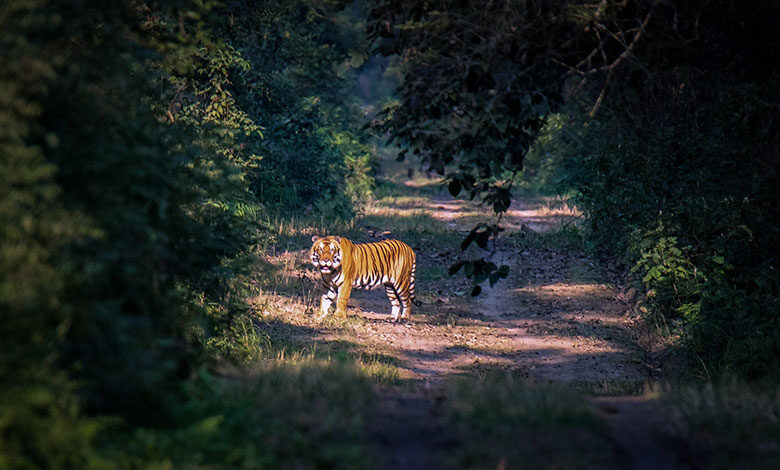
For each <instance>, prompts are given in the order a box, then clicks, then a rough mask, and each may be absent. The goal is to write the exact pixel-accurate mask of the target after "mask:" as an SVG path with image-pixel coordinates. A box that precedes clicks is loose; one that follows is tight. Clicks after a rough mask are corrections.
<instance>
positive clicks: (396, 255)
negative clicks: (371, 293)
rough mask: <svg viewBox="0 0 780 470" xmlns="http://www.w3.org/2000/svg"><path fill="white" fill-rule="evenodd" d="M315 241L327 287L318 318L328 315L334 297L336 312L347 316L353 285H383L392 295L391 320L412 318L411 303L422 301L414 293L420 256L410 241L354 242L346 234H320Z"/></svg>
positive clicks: (313, 252) (316, 263) (317, 264)
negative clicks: (325, 235)
mask: <svg viewBox="0 0 780 470" xmlns="http://www.w3.org/2000/svg"><path fill="white" fill-rule="evenodd" d="M311 241H312V243H313V245H312V247H311V251H310V253H309V257H310V258H311V262H312V264H313V265H314V266H315V267H316V268H318V269H319V270H320V274H321V276H322V283H323V285H324V287H325V289H326V292H325V294H323V296H322V299H321V302H320V311H319V314H318V315H317V321H321V320H322V319H323V318H325V316H326V315H327V314H328V310H329V309H330V306H331V305H332V304H333V301H334V300H335V301H336V313H335V315H336V316H337V317H341V318H346V316H347V300H349V295H350V293H352V289H353V288H357V289H373V288H376V287H379V286H380V285H381V286H384V288H385V292H386V293H387V297H388V299H390V304H391V306H392V309H391V312H390V317H391V320H392V321H394V322H395V321H399V320H406V321H407V322H409V321H411V318H412V305H411V303H412V302H414V304H415V305H418V306H419V305H421V303H420V302H418V301H417V299H416V298H415V296H414V273H415V271H416V270H417V260H416V256H415V254H414V250H412V248H411V247H410V246H409V245H407V244H406V243H404V242H402V241H399V240H382V241H379V242H373V243H352V242H351V241H349V240H347V239H346V238H344V237H339V236H328V237H323V238H320V237H318V236H316V235H315V236H313V237H312V239H311ZM399 315H400V317H399Z"/></svg>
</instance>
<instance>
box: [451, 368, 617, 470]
mask: <svg viewBox="0 0 780 470" xmlns="http://www.w3.org/2000/svg"><path fill="white" fill-rule="evenodd" d="M447 396H448V398H449V399H448V400H447V402H446V404H447V416H448V420H449V421H450V423H452V425H453V426H455V427H457V428H458V429H459V432H460V433H461V434H462V435H464V436H468V437H467V438H464V439H463V442H464V443H465V445H464V447H462V448H460V449H457V450H456V451H455V452H454V454H455V455H454V456H453V457H452V462H450V465H451V466H452V467H457V468H497V467H498V468H622V466H621V461H620V458H619V456H618V455H617V454H616V453H615V451H614V446H613V445H612V444H611V442H610V440H609V439H608V437H607V434H606V423H605V422H604V420H603V419H602V418H601V417H600V416H599V415H598V413H597V412H596V411H595V410H594V409H593V408H592V407H591V406H590V405H589V404H588V403H587V402H586V401H585V400H583V398H582V397H581V396H579V395H578V394H577V393H575V392H574V391H572V390H571V389H568V388H565V387H563V386H559V385H555V384H538V383H533V382H531V381H529V380H528V379H526V378H524V377H516V376H514V375H512V374H509V373H501V372H494V371H488V372H481V373H478V374H476V375H474V376H469V377H463V378H460V379H456V380H455V381H454V382H452V383H451V384H450V386H449V389H448V394H447Z"/></svg>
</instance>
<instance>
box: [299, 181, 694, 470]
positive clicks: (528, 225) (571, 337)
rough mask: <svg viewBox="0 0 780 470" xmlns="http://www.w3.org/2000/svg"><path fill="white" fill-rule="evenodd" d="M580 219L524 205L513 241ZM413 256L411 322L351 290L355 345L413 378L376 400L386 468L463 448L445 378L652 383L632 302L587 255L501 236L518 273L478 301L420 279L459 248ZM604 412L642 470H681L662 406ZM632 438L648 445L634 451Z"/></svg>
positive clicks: (446, 214)
mask: <svg viewBox="0 0 780 470" xmlns="http://www.w3.org/2000/svg"><path fill="white" fill-rule="evenodd" d="M382 210H383V211H385V213H387V212H388V211H390V212H391V215H397V214H401V215H404V214H410V213H419V212H422V213H424V214H426V215H427V216H430V217H431V218H433V219H435V220H436V221H439V222H441V223H444V224H446V226H447V227H448V228H449V229H451V230H453V231H458V232H465V231H468V230H469V229H470V228H471V227H473V225H474V222H475V221H478V220H479V219H480V218H484V214H483V211H482V209H480V208H478V207H476V205H475V204H472V203H469V202H466V201H460V200H453V199H451V198H449V197H448V196H445V195H441V196H438V197H436V198H432V199H426V200H425V202H424V203H422V204H421V203H419V201H418V202H417V203H416V205H415V206H413V207H401V206H399V207H389V208H388V207H385V208H383V209H382ZM415 211H416V212H415ZM577 216H578V215H577V214H576V212H574V211H572V210H570V209H569V208H567V207H558V208H556V207H550V205H549V204H544V203H543V202H542V201H538V202H537V201H520V200H518V201H513V203H512V206H511V209H510V211H509V212H508V214H507V216H506V217H505V219H504V221H503V225H504V226H505V227H506V228H507V232H506V233H509V234H511V233H513V232H514V233H516V234H517V235H516V238H517V237H521V238H524V237H528V238H529V239H530V238H532V237H537V236H538V235H539V233H542V232H546V231H550V230H554V229H556V228H558V227H560V226H561V224H565V223H571V222H572V221H573V219H575V218H576V217H577ZM483 220H484V219H483ZM523 234H524V235H523ZM524 239H525V238H524ZM423 241H424V240H423ZM421 243H422V241H421ZM416 251H417V254H418V286H417V292H418V298H421V299H422V300H423V302H424V305H423V306H422V307H419V308H416V309H415V310H413V323H412V324H396V323H391V322H389V321H388V319H389V314H388V313H389V303H388V302H387V299H386V297H385V296H384V293H383V292H379V291H372V292H366V291H353V294H352V297H351V299H350V302H349V307H348V308H349V312H350V315H353V316H356V317H357V318H358V319H359V321H356V322H353V323H352V324H351V325H350V327H351V331H350V332H349V341H351V342H354V343H356V344H357V345H359V346H360V347H362V348H363V349H364V350H367V351H379V352H381V354H383V355H385V356H389V357H391V358H394V360H395V361H396V363H397V365H398V367H399V368H400V369H402V370H403V371H404V374H405V376H404V378H405V379H408V380H406V381H405V382H406V384H405V385H404V386H390V387H387V388H384V389H381V390H379V391H378V394H377V402H378V406H377V409H376V411H375V415H374V416H372V417H371V419H370V422H369V431H370V436H371V441H372V442H374V443H375V444H374V445H375V447H376V450H377V454H378V455H379V456H380V457H381V459H382V462H380V463H381V466H382V468H388V469H404V470H410V469H417V468H420V469H429V468H437V466H436V465H437V462H439V463H440V462H441V460H440V457H442V456H444V455H446V453H447V449H449V448H452V447H453V446H457V445H458V441H457V439H458V437H457V436H455V435H453V434H452V432H451V431H450V430H448V429H446V427H445V424H444V421H443V418H442V401H443V400H445V399H446V397H445V385H446V382H447V381H448V380H450V379H452V378H453V377H454V376H456V375H458V374H465V373H472V372H474V371H478V370H489V369H500V370H507V371H512V372H513V373H514V374H520V375H522V376H526V377H528V378H529V379H530V380H535V381H541V382H546V381H553V382H562V383H573V384H575V385H576V386H581V387H584V389H586V390H591V391H594V392H599V389H600V388H603V389H604V391H608V392H611V393H613V394H614V393H615V392H614V390H609V388H610V387H618V393H621V390H620V387H626V388H631V389H632V390H631V392H635V390H636V388H637V387H639V389H640V390H641V388H642V386H643V385H642V384H643V383H644V382H645V381H646V380H647V379H648V368H647V366H646V365H645V363H644V355H643V353H642V352H641V351H640V350H639V348H638V347H636V345H635V342H634V341H633V339H632V333H631V328H630V324H629V319H628V317H627V316H626V315H625V313H626V310H627V309H628V306H627V305H626V304H625V303H624V302H623V301H622V300H621V296H620V295H619V290H618V288H617V287H616V286H615V285H614V283H612V282H609V280H608V276H607V277H605V276H604V275H603V273H601V272H600V268H599V267H598V266H597V263H595V262H594V261H593V260H591V259H589V258H588V257H587V256H585V255H584V254H582V253H579V252H576V251H574V250H570V249H569V250H567V249H563V248H556V247H550V246H548V245H546V244H544V243H513V242H512V237H511V236H504V237H503V238H500V239H499V241H498V243H497V245H496V250H495V254H494V255H493V258H492V261H493V262H495V263H496V264H497V265H501V264H508V265H509V266H510V276H509V277H508V278H507V279H504V280H501V281H500V282H499V283H498V284H496V286H495V288H490V287H488V286H487V285H485V286H483V291H482V294H481V295H480V296H479V297H477V298H472V297H470V296H469V295H468V293H467V292H468V290H470V287H469V282H470V281H466V280H465V279H463V278H462V277H456V278H450V277H448V276H446V275H445V276H443V277H446V279H444V278H442V279H439V280H428V281H426V279H425V278H424V276H422V275H421V274H422V273H423V272H424V271H425V270H426V269H429V270H431V269H433V268H434V267H436V268H437V269H439V271H442V270H446V268H447V267H448V266H449V265H450V264H451V263H452V262H453V261H454V260H455V259H456V257H457V256H459V255H460V250H459V249H458V247H457V245H456V246H455V247H442V246H439V244H438V243H437V242H436V241H435V240H434V241H431V242H430V244H429V245H426V246H422V247H417V249H416ZM486 284H487V283H486ZM306 322H309V323H308V324H309V325H310V326H314V324H312V323H310V322H311V320H309V319H307V320H306ZM315 330H316V331H317V332H318V333H317V334H316V335H315V336H317V338H318V339H319V340H321V341H333V340H344V336H343V332H342V333H340V332H338V331H333V330H331V329H329V328H327V327H322V326H315ZM310 339H311V338H310ZM410 384H411V385H410ZM623 393H629V391H624V392H623ZM596 406H599V407H601V409H602V410H603V412H604V415H605V417H606V418H607V419H608V421H609V423H610V425H611V426H612V427H613V429H614V432H613V433H614V434H615V436H616V438H615V441H616V442H617V445H619V446H620V447H622V452H623V453H624V454H625V455H629V456H630V458H631V459H632V460H633V465H632V467H633V468H639V469H642V468H672V469H674V468H684V467H683V466H682V465H680V464H679V462H677V461H676V459H675V457H674V456H673V455H672V454H671V453H669V452H667V451H665V450H663V448H662V446H660V445H658V444H657V443H656V442H655V440H654V437H653V436H654V434H653V426H654V425H653V423H651V420H650V419H649V417H650V416H652V415H653V414H654V413H655V408H654V407H656V406H657V405H656V404H655V403H654V401H652V400H644V401H642V399H637V398H628V399H627V398H626V397H610V398H600V399H598V400H597V403H596ZM635 439H641V440H642V441H643V442H644V444H641V445H632V441H633V440H635Z"/></svg>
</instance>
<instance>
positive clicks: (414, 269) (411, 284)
mask: <svg viewBox="0 0 780 470" xmlns="http://www.w3.org/2000/svg"><path fill="white" fill-rule="evenodd" d="M415 272H417V260H415V261H414V263H412V276H411V278H410V281H409V299H410V300H411V301H412V303H413V304H415V305H416V306H418V307H419V306H420V305H422V302H420V301H419V300H417V298H416V297H415V296H414V273H415Z"/></svg>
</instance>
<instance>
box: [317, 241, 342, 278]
mask: <svg viewBox="0 0 780 470" xmlns="http://www.w3.org/2000/svg"><path fill="white" fill-rule="evenodd" d="M311 241H312V242H314V244H313V245H312V247H311V252H310V253H309V257H310V258H311V262H312V264H313V265H314V266H315V267H316V268H319V270H320V272H321V273H322V274H332V273H334V272H336V271H338V270H339V269H341V237H324V238H320V237H318V236H317V235H315V236H313V237H311Z"/></svg>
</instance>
